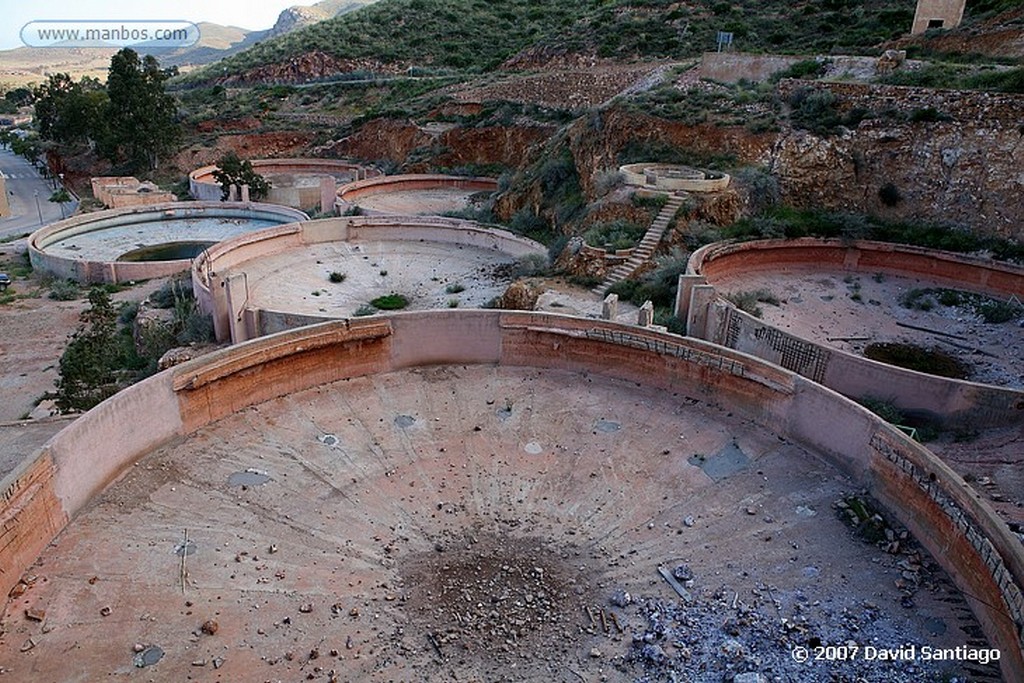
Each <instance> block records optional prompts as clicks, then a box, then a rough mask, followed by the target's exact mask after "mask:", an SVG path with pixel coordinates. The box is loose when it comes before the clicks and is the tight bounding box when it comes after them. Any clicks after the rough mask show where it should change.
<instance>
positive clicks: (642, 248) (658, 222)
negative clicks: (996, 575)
mask: <svg viewBox="0 0 1024 683" xmlns="http://www.w3.org/2000/svg"><path fill="white" fill-rule="evenodd" d="M683 201H684V198H683V197H681V196H679V195H676V194H672V195H669V197H668V201H667V202H666V203H665V206H663V207H662V209H661V211H659V212H658V215H657V216H655V217H654V220H653V221H652V222H651V227H649V228H647V232H645V233H644V237H643V239H642V240H640V244H638V245H637V246H636V249H634V250H633V254H632V256H630V257H629V260H627V261H626V262H625V263H622V264H619V265H617V266H615V267H614V268H612V269H611V270H610V271H608V274H607V275H605V278H604V280H603V281H602V282H601V284H599V285H598V286H597V287H595V288H594V289H592V290H591V291H592V292H593V293H594V294H597V295H598V296H604V293H605V292H606V291H607V290H608V288H609V287H611V286H612V285H614V284H615V283H616V282H619V281H621V280H625V279H626V278H628V277H629V276H631V275H632V274H633V273H635V272H636V271H637V269H638V268H640V266H642V265H643V264H644V263H646V262H647V261H648V260H649V259H650V258H651V257H652V256H653V255H654V250H655V249H657V248H658V245H659V244H661V239H662V237H664V236H665V229H666V228H668V224H669V223H670V222H671V221H672V217H673V216H675V215H676V211H678V210H679V207H680V206H682V205H683Z"/></svg>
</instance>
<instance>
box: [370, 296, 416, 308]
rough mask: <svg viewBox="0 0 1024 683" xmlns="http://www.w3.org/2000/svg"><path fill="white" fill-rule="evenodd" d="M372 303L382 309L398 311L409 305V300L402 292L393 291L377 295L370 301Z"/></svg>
mask: <svg viewBox="0 0 1024 683" xmlns="http://www.w3.org/2000/svg"><path fill="white" fill-rule="evenodd" d="M370 305H371V306H373V307H374V308H377V309H379V310H382V311H398V310H401V309H403V308H405V307H406V306H408V305H409V300H408V299H407V298H405V297H404V296H402V295H401V294H397V293H395V292H391V293H390V294H385V295H384V296H379V297H377V298H376V299H374V300H373V301H371V302H370Z"/></svg>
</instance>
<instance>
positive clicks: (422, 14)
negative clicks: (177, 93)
mask: <svg viewBox="0 0 1024 683" xmlns="http://www.w3.org/2000/svg"><path fill="white" fill-rule="evenodd" d="M914 4H915V3H914V0H888V1H887V0H856V1H855V0H824V1H823V2H813V3H812V2H796V3H794V2H788V1H786V0H735V1H734V2H731V3H726V2H693V3H679V2H673V1H671V0H611V1H607V0H605V1H601V0H581V1H580V2H575V3H566V2H562V1H561V0H508V1H506V2H501V3H491V2H483V1H482V0H434V1H433V2H427V0H380V2H377V3H376V4H374V5H372V6H370V7H368V8H366V9H364V10H362V11H360V12H356V13H352V14H348V15H345V16H341V17H338V18H335V19H331V20H328V21H324V22H321V23H319V24H316V25H315V26H311V27H307V28H302V29H299V30H297V31H295V32H293V33H291V34H289V35H287V36H282V37H279V38H274V39H271V40H266V41H263V42H261V43H260V45H259V46H256V47H253V48H251V49H249V50H246V51H244V52H242V53H240V54H238V55H235V56H234V57H232V58H229V59H226V60H224V61H223V62H221V63H220V64H218V65H217V68H216V69H210V70H207V71H204V72H200V73H198V74H195V75H194V76H193V77H192V79H191V80H192V81H193V82H195V81H203V80H205V81H213V80H216V79H218V78H224V77H225V74H226V78H229V79H231V82H235V83H242V82H247V83H256V82H267V81H266V79H267V78H268V76H269V75H273V74H275V73H277V69H276V67H277V66H280V65H284V64H289V63H292V62H295V61H297V60H299V61H301V60H302V59H304V55H307V54H313V53H315V54H322V55H325V56H326V57H328V58H331V59H333V60H336V61H337V63H338V64H340V65H344V64H347V63H349V62H351V61H358V60H365V59H372V60H376V61H379V62H382V63H384V64H391V65H400V66H401V67H402V68H408V67H418V68H424V69H449V70H459V71H470V72H480V71H487V70H490V69H493V68H494V67H496V66H498V65H499V64H502V63H505V64H506V66H507V67H516V66H520V67H521V66H535V65H538V64H543V63H546V62H547V61H548V60H550V59H551V58H554V57H565V56H566V55H577V56H579V55H583V56H586V57H593V58H612V59H617V60H629V59H634V58H639V57H642V58H651V57H664V58H675V59H678V58H683V57H689V56H695V55H698V54H700V53H701V52H703V51H705V50H710V49H714V47H715V36H716V35H717V33H718V32H719V31H727V32H730V33H732V34H733V37H734V47H735V48H736V49H740V50H746V51H782V52H808V51H810V52H824V53H828V52H846V51H858V50H865V49H870V48H872V47H873V46H876V45H878V44H879V43H881V42H884V41H886V40H891V39H895V38H897V37H899V36H900V35H902V34H903V33H905V32H906V31H907V30H908V28H909V26H910V23H911V20H912V18H913V11H914ZM323 76H324V75H323V74H320V73H315V74H311V75H310V76H309V78H310V79H315V78H321V77H323ZM286 82H295V81H286Z"/></svg>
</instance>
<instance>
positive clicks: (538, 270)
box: [515, 254, 551, 277]
mask: <svg viewBox="0 0 1024 683" xmlns="http://www.w3.org/2000/svg"><path fill="white" fill-rule="evenodd" d="M550 265H551V264H550V263H549V262H548V259H547V257H546V256H545V255H543V254H526V255H524V256H520V257H519V258H518V259H517V260H516V268H515V274H516V277H539V276H541V275H546V274H547V273H548V270H549V267H550Z"/></svg>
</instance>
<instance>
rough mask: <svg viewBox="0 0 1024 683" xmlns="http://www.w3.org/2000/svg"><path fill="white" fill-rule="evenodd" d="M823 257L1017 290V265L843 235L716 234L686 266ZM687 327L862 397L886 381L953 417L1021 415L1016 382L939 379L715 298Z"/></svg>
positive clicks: (900, 399)
mask: <svg viewBox="0 0 1024 683" xmlns="http://www.w3.org/2000/svg"><path fill="white" fill-rule="evenodd" d="M800 266H803V267H808V266H825V267H831V268H836V269H839V270H845V271H851V272H863V273H879V272H881V273H886V274H891V275H904V276H906V275H919V276H923V277H927V278H929V279H931V280H933V281H935V282H937V283H939V284H944V285H948V286H952V287H956V288H958V289H964V290H969V291H972V292H977V293H981V294H995V295H999V296H1004V297H1006V296H1010V295H1015V296H1017V297H1021V298H1024V268H1020V267H1016V266H1012V265H1009V264H1004V263H998V262H993V261H989V260H986V259H979V258H973V257H969V256H962V255H959V254H954V253H950V252H943V251H937V250H932V249H924V248H920V247H912V246H904V245H898V244H890V243H885V242H869V241H857V242H845V241H842V240H819V239H813V238H806V239H796V240H758V241H752V242H731V243H727V242H719V243H715V244H710V245H707V246H705V247H702V248H700V249H698V250H697V251H695V252H694V253H693V255H692V256H691V257H690V260H689V262H688V264H687V272H688V273H689V274H690V275H700V276H704V277H706V278H707V279H708V280H709V281H711V283H712V284H713V282H714V279H715V277H716V276H717V277H721V276H723V275H725V274H728V273H733V272H748V273H749V272H752V271H759V270H770V271H778V270H780V269H782V268H786V267H800ZM705 308H706V311H693V310H690V311H689V312H688V313H689V316H690V317H691V318H692V319H694V320H697V319H698V318H700V316H701V315H702V314H704V315H706V318H704V319H703V321H702V322H701V324H699V325H695V326H694V328H693V329H691V330H690V334H691V335H694V336H698V337H700V338H703V339H707V340H709V341H712V342H715V343H718V344H722V345H723V346H727V347H729V348H735V349H739V350H742V351H744V352H746V353H750V354H753V355H755V356H758V357H759V358H764V359H766V360H769V361H771V362H773V363H779V364H780V365H783V366H784V367H786V368H788V369H790V370H793V371H794V372H798V373H800V374H801V375H804V376H805V377H808V378H810V379H812V380H814V381H817V382H821V383H822V384H824V385H825V386H828V387H830V388H832V389H834V390H836V391H838V392H840V393H842V394H844V395H846V396H854V397H862V396H867V395H871V394H873V393H877V392H878V387H885V396H886V398H887V399H891V400H892V401H893V402H894V403H895V404H896V405H897V406H899V407H900V408H901V409H902V410H904V411H905V412H907V413H909V414H912V415H917V416H919V417H924V418H928V419H932V420H935V421H938V422H940V423H945V424H949V425H951V426H960V425H963V426H971V427H998V426H1006V425H1013V424H1018V423H1019V422H1020V420H1022V419H1024V391H1021V390H1018V389H1008V388H1004V387H997V386H991V385H987V384H979V383H976V382H968V381H965V380H956V379H947V378H944V377H938V376H935V375H928V374H924V373H920V372H915V371H913V370H906V369H903V368H899V367H895V366H892V365H887V364H885V363H879V362H877V361H873V360H871V359H869V358H864V357H862V356H858V355H855V354H852V353H848V352H846V351H841V350H839V349H834V348H831V347H829V346H825V345H824V344H819V343H817V342H814V341H811V340H807V339H803V338H801V337H797V336H795V335H792V334H790V333H788V332H785V331H783V330H780V329H778V328H775V327H772V326H771V325H768V324H767V323H765V322H764V321H762V320H759V319H758V318H755V317H754V316H751V315H749V314H747V313H744V312H743V311H740V310H738V309H737V308H735V307H734V306H733V305H732V304H731V303H729V302H727V301H725V300H724V299H717V300H713V301H712V303H711V304H710V305H709V306H706V307H705Z"/></svg>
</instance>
